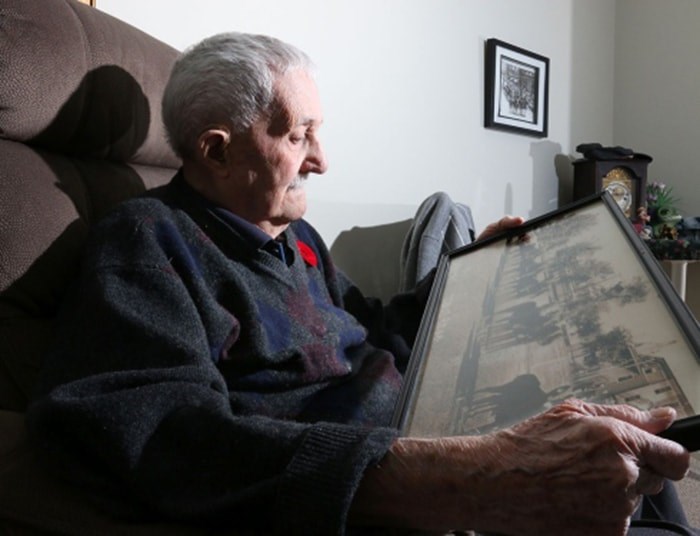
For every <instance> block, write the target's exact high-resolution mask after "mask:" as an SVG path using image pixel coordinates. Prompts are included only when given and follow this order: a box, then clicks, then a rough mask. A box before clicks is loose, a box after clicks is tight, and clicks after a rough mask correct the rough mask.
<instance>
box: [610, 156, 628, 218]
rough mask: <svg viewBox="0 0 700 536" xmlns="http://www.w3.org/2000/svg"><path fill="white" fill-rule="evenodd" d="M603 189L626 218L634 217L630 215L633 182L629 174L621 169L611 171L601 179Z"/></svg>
mask: <svg viewBox="0 0 700 536" xmlns="http://www.w3.org/2000/svg"><path fill="white" fill-rule="evenodd" d="M603 188H604V189H605V190H606V191H607V192H608V193H609V194H610V195H611V196H612V197H613V199H614V200H615V201H616V202H617V204H618V206H619V207H620V208H621V209H622V212H624V213H625V216H627V217H628V218H630V217H632V216H634V214H632V213H631V209H632V201H633V195H634V194H633V191H632V188H633V181H632V177H631V176H630V174H629V173H628V172H627V171H626V170H624V169H623V168H615V169H611V170H610V171H609V172H608V174H607V175H605V177H603Z"/></svg>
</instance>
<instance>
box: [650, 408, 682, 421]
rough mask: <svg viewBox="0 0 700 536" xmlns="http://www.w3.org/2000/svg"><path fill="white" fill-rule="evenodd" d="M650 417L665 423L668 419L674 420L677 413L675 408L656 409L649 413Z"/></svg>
mask: <svg viewBox="0 0 700 536" xmlns="http://www.w3.org/2000/svg"><path fill="white" fill-rule="evenodd" d="M649 415H651V417H652V418H653V419H654V420H657V421H665V420H667V419H672V418H674V417H675V416H676V412H675V411H674V410H673V408H669V407H664V408H654V409H652V410H650V411H649Z"/></svg>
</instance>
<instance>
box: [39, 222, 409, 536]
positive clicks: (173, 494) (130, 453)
mask: <svg viewBox="0 0 700 536" xmlns="http://www.w3.org/2000/svg"><path fill="white" fill-rule="evenodd" d="M103 233H108V234H109V235H111V236H123V237H124V239H123V240H120V241H116V242H117V243H116V244H114V243H115V241H112V242H111V243H112V244H113V245H111V246H109V247H110V248H117V249H116V251H113V250H110V249H109V248H107V249H105V247H104V246H103V245H95V246H93V247H92V248H91V250H90V251H89V253H88V256H87V258H86V262H85V265H84V269H83V276H82V278H81V279H80V282H79V284H78V286H77V288H75V289H74V290H73V292H72V293H71V297H70V298H69V300H68V302H67V304H66V307H65V310H64V312H63V313H62V315H61V321H60V322H59V326H58V333H59V335H58V337H57V340H56V342H55V344H54V345H53V350H52V352H51V353H50V355H48V356H47V358H46V362H45V364H44V367H43V370H42V373H41V377H40V385H39V388H38V393H37V397H36V399H35V401H34V403H33V404H32V405H31V406H30V408H29V410H28V415H27V422H28V427H29V431H30V434H31V436H32V438H33V439H34V441H35V443H36V445H37V446H38V447H39V448H40V449H41V451H42V452H43V455H44V458H45V460H46V461H47V463H48V466H49V467H50V468H51V469H52V470H53V471H54V472H57V473H59V475H60V476H62V477H64V478H66V479H69V480H72V481H73V482H74V483H76V484H78V485H79V486H80V487H82V488H83V489H85V490H86V491H87V492H88V493H89V494H90V495H92V497H93V498H94V499H95V500H96V501H98V502H100V503H101V505H102V507H104V508H107V509H109V510H110V511H111V512H112V513H117V514H120V515H129V516H138V517H143V516H153V515H154V514H155V515H156V516H157V517H164V518H167V519H171V520H181V521H193V522H199V523H207V524H209V523H211V524H226V526H230V527H256V528H261V527H264V528H267V529H268V530H275V531H276V532H277V531H279V532H285V533H302V532H303V533H304V534H342V533H343V532H344V525H345V519H346V516H347V512H348V509H349V507H350V503H351V501H352V497H353V494H354V492H355V490H356V488H357V486H358V485H359V481H360V479H361V477H362V473H363V471H364V469H365V468H366V467H367V466H368V465H369V464H374V463H377V462H378V461H379V459H381V457H382V456H383V455H384V453H385V452H386V451H387V449H388V448H389V446H390V444H391V443H392V441H393V440H394V439H395V436H396V432H395V431H394V430H392V429H388V428H360V427H354V426H349V425H344V424H338V423H317V424H304V423H296V422H291V421H286V420H285V421H283V420H278V419H274V418H269V417H261V416H252V415H237V414H234V413H233V412H232V410H231V406H230V404H229V400H228V395H227V386H226V382H225V380H224V378H223V377H222V375H221V374H220V372H219V370H218V368H217V367H216V363H215V359H214V357H215V356H216V354H217V352H219V351H221V347H222V345H226V344H230V339H231V338H232V337H233V338H235V336H236V333H237V332H238V324H237V320H236V319H235V318H233V317H232V316H231V315H230V314H228V315H227V314H225V313H224V312H223V311H222V310H221V308H216V307H209V305H210V304H208V303H207V300H208V299H212V300H213V299H215V298H214V297H213V296H211V295H210V294H208V293H207V292H205V289H203V288H199V286H201V285H203V284H204V283H203V282H202V281H200V280H198V279H197V278H196V277H191V278H183V277H182V273H184V272H187V273H196V271H197V267H196V266H194V265H193V260H192V256H191V254H190V253H191V252H189V251H188V248H187V247H186V246H185V245H183V244H180V243H171V244H169V245H167V246H164V245H163V244H165V243H167V242H168V239H164V238H163V237H164V236H165V235H164V233H163V232H162V230H158V229H156V230H153V229H152V230H151V231H150V232H149V233H145V232H143V231H139V230H137V231H134V230H133V228H129V227H127V226H124V227H115V226H112V227H110V226H106V227H105V228H104V229H103ZM114 233H118V234H116V235H115V234H114ZM166 234H167V233H166ZM134 235H139V236H138V237H135V236H134ZM100 243H101V240H100V237H99V236H97V237H96V240H95V244H100ZM134 244H136V245H134ZM206 315H210V316H209V317H206ZM205 317H206V318H205ZM205 326H206V327H205Z"/></svg>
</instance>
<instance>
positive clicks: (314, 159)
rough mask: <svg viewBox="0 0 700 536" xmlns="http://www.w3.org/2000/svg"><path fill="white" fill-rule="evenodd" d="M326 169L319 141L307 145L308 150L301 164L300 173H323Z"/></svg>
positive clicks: (326, 163) (325, 161)
mask: <svg viewBox="0 0 700 536" xmlns="http://www.w3.org/2000/svg"><path fill="white" fill-rule="evenodd" d="M327 169H328V161H327V160H326V155H325V153H324V151H323V147H321V142H319V141H317V142H315V143H314V144H313V145H311V146H310V147H309V152H308V153H307V155H306V159H305V160H304V163H303V164H302V169H301V172H302V173H318V174H319V175H320V174H322V173H325V172H326V170H327Z"/></svg>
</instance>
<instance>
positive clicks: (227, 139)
mask: <svg viewBox="0 0 700 536" xmlns="http://www.w3.org/2000/svg"><path fill="white" fill-rule="evenodd" d="M230 143H231V132H230V131H229V130H228V129H227V128H226V127H221V126H217V127H212V128H208V129H207V130H205V131H204V132H202V133H201V134H200V135H199V138H197V149H198V152H199V157H200V158H201V159H202V161H203V163H204V164H205V165H207V167H211V168H218V167H222V166H224V165H225V164H226V161H227V158H228V155H227V149H228V146H229V144H230Z"/></svg>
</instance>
